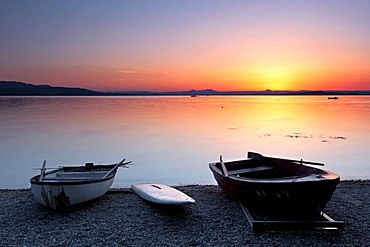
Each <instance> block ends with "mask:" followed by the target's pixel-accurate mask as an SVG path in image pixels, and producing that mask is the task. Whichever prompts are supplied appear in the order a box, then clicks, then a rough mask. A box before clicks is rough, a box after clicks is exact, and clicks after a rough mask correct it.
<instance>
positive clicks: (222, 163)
mask: <svg viewBox="0 0 370 247" xmlns="http://www.w3.org/2000/svg"><path fill="white" fill-rule="evenodd" d="M220 163H221V167H222V172H223V173H224V175H225V177H228V176H229V172H228V171H227V169H226V166H225V164H224V162H223V161H222V155H220Z"/></svg>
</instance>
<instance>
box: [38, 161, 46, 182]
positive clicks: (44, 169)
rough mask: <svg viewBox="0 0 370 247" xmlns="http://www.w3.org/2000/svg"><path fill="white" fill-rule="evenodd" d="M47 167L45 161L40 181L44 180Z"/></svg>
mask: <svg viewBox="0 0 370 247" xmlns="http://www.w3.org/2000/svg"><path fill="white" fill-rule="evenodd" d="M45 166H46V160H44V163H43V164H42V168H41V173H40V177H39V181H42V180H43V179H44V175H45V171H46V168H45Z"/></svg>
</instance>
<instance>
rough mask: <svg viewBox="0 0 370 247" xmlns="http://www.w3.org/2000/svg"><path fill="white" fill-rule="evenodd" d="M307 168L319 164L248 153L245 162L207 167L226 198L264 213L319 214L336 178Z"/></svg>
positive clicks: (213, 164) (329, 195) (238, 161)
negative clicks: (268, 210) (284, 211)
mask: <svg viewBox="0 0 370 247" xmlns="http://www.w3.org/2000/svg"><path fill="white" fill-rule="evenodd" d="M304 164H308V165H324V164H322V163H316V162H308V161H303V160H288V159H281V158H273V157H265V156H263V155H261V154H259V153H253V152H248V159H244V160H237V161H229V162H223V161H222V156H221V157H220V161H219V162H215V163H210V164H209V168H210V169H211V171H212V173H213V175H214V177H215V179H216V181H217V183H218V185H219V186H220V187H221V189H222V190H223V191H224V192H225V193H226V194H227V195H228V196H230V197H232V198H234V199H236V200H238V201H241V202H243V203H246V204H248V205H251V206H257V207H260V208H267V209H269V208H270V209H274V210H276V209H277V210H280V209H284V210H285V209H288V210H291V209H294V210H300V211H302V212H305V213H319V212H321V211H322V210H323V209H324V208H325V206H326V204H327V202H328V201H329V200H330V198H331V196H332V194H333V192H334V190H335V188H336V186H337V184H338V183H339V181H340V177H339V175H337V174H335V173H333V172H330V171H325V170H322V169H318V168H314V167H311V166H306V165H304Z"/></svg>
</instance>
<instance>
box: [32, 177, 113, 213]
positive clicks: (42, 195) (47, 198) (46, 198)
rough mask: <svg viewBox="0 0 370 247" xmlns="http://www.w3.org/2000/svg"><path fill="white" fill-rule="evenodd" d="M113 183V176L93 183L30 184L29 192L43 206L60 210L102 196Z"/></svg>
mask: <svg viewBox="0 0 370 247" xmlns="http://www.w3.org/2000/svg"><path fill="white" fill-rule="evenodd" d="M113 181H114V176H112V177H110V178H109V179H105V180H103V181H95V182H93V183H77V184H76V183H75V184H74V183H39V184H36V183H31V190H32V193H33V195H34V196H35V198H36V199H37V200H38V201H39V202H40V203H41V204H43V205H44V206H46V207H49V208H52V209H62V208H65V207H68V206H70V205H74V204H78V203H82V202H86V201H90V200H93V199H96V198H98V197H101V196H103V195H104V194H105V193H106V192H107V191H108V190H109V188H110V187H111V186H112V184H113Z"/></svg>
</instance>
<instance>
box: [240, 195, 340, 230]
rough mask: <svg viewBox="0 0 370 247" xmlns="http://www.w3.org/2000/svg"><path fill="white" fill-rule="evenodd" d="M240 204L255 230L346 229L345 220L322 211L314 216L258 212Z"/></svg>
mask: <svg viewBox="0 0 370 247" xmlns="http://www.w3.org/2000/svg"><path fill="white" fill-rule="evenodd" d="M240 206H241V208H242V210H243V212H244V214H245V216H246V218H247V220H248V222H249V224H250V226H251V228H252V230H253V231H254V232H261V231H310V230H318V231H339V230H340V229H344V222H343V221H336V220H334V219H332V218H331V217H329V215H327V214H326V213H324V212H323V211H321V213H320V214H318V215H314V216H309V217H307V216H304V215H300V214H293V215H289V216H288V215H285V214H276V213H266V212H264V213H263V214H261V212H258V211H257V210H255V209H253V208H249V209H248V207H247V205H245V204H243V203H241V202H240Z"/></svg>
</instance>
